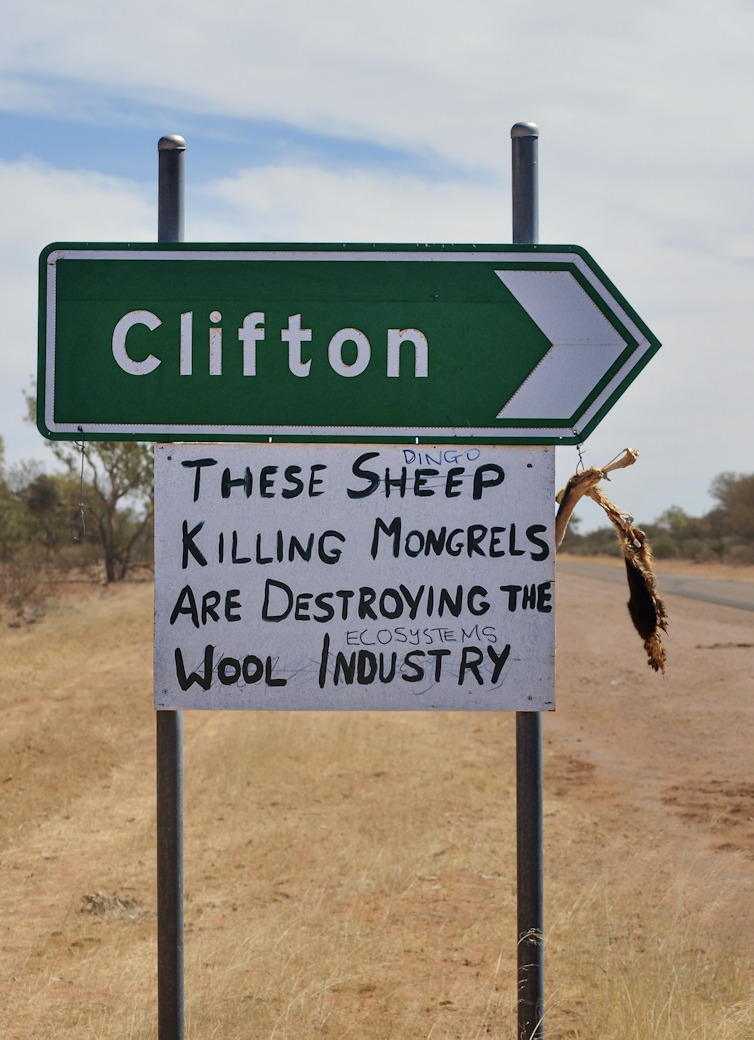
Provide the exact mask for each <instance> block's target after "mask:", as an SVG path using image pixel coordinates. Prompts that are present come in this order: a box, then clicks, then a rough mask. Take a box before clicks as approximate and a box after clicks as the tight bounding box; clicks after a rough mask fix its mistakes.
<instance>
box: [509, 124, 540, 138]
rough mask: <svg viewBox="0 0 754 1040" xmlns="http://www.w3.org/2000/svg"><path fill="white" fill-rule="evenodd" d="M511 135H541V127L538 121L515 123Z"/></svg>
mask: <svg viewBox="0 0 754 1040" xmlns="http://www.w3.org/2000/svg"><path fill="white" fill-rule="evenodd" d="M511 137H539V127H538V126H537V124H536V123H514V124H513V126H512V127H511Z"/></svg>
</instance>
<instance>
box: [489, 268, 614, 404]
mask: <svg viewBox="0 0 754 1040" xmlns="http://www.w3.org/2000/svg"><path fill="white" fill-rule="evenodd" d="M495 274H496V275H497V276H498V278H499V279H500V281H501V282H502V283H503V285H505V286H506V288H508V289H510V291H511V292H512V293H513V295H514V296H515V297H516V299H517V300H518V302H519V303H520V304H521V306H522V307H523V308H524V310H525V311H526V312H527V314H528V315H529V317H530V318H531V319H532V320H533V321H534V322H535V323H536V325H537V326H538V327H539V328H540V329H541V330H542V332H543V333H544V334H545V336H547V338H548V340H549V341H550V343H551V344H552V346H551V347H550V349H549V350H548V351H547V353H546V354H545V356H544V357H543V358H542V360H541V361H540V363H539V364H538V365H537V367H536V368H535V369H534V371H533V372H532V373H531V375H530V376H528V378H527V379H526V380H525V381H524V382H523V383H522V384H521V386H520V387H519V389H518V390H517V391H516V393H515V394H514V395H513V397H511V399H510V401H508V403H507V404H506V405H505V407H504V408H503V409H502V411H500V412H498V415H497V418H498V419H568V418H570V416H572V415H573V414H574V412H576V410H577V408H578V407H579V405H580V404H581V403H582V401H583V400H584V399H585V398H586V396H587V395H588V394H589V393H590V391H591V390H593V389H594V387H595V386H596V385H597V383H599V381H600V380H601V379H602V377H603V376H604V375H605V373H606V372H607V371H608V369H609V368H610V367H611V366H612V365H613V364H614V362H615V361H617V359H618V358H619V357H620V355H621V354H622V353H623V351H624V350H625V349H626V347H627V345H628V344H627V343H626V341H625V340H624V339H623V338H622V337H621V336H620V335H619V334H618V332H617V330H616V329H614V328H613V326H612V325H611V324H610V322H609V321H608V320H607V318H605V316H604V314H603V313H602V312H601V311H600V309H599V308H598V307H597V306H596V305H595V304H594V302H593V301H592V300H591V299H590V298H589V296H588V295H587V294H586V293H585V292H584V290H583V289H582V287H581V286H580V285H579V283H578V282H577V281H576V279H575V278H574V277H573V275H572V274H571V273H570V272H569V271H495Z"/></svg>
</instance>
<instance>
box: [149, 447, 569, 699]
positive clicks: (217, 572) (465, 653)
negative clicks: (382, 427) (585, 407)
mask: <svg viewBox="0 0 754 1040" xmlns="http://www.w3.org/2000/svg"><path fill="white" fill-rule="evenodd" d="M553 480H554V450H553V449H552V448H551V447H546V446H533V447H513V446H497V445H489V444H476V445H474V444H472V445H464V446H462V447H460V446H454V447H449V446H448V445H447V444H445V445H431V446H430V445H418V444H413V445H410V446H409V445H398V444H303V443H300V444H259V445H249V444H232V445H230V444H211V445H209V444H208V445H199V444H158V445H157V447H156V449H155V492H156V500H155V707H156V708H158V709H178V708H231V709H244V708H245V709H251V708H254V709H259V708H262V709H274V708H285V709H291V708H294V709H323V708H328V709H362V708H364V709H367V708H368V709H481V710H501V709H507V710H524V711H542V710H551V709H553V708H554V678H555V676H554V670H555V660H554V658H555V625H554V610H553V599H554V589H553V579H554V560H553V556H554V548H553V546H554V542H553V538H554V510H553V492H554V486H553Z"/></svg>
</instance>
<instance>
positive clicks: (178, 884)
mask: <svg viewBox="0 0 754 1040" xmlns="http://www.w3.org/2000/svg"><path fill="white" fill-rule="evenodd" d="M157 148H158V155H159V194H158V212H157V237H158V240H159V241H160V242H182V241H183V193H184V157H185V151H186V142H185V141H184V139H183V138H182V137H178V135H177V134H170V135H169V136H166V137H161V138H160V140H159V143H158V145H157ZM156 716H157V1021H158V1026H157V1030H158V1037H159V1040H183V1028H184V1026H183V712H182V711H158V712H156Z"/></svg>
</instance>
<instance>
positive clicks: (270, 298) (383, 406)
mask: <svg viewBox="0 0 754 1040" xmlns="http://www.w3.org/2000/svg"><path fill="white" fill-rule="evenodd" d="M39 341H40V358H39V391H40V393H39V399H40V405H41V407H40V408H39V420H38V421H39V425H40V430H41V431H42V433H43V434H44V435H45V436H47V437H51V438H60V439H64V440H65V439H68V440H72V439H75V438H76V437H77V436H80V435H81V433H82V432H83V434H84V435H85V437H86V438H87V439H106V440H113V439H120V440H128V439H137V440H170V441H176V440H190V441H202V440H204V441H222V440H228V441H243V440H260V441H263V440H266V439H267V438H269V437H282V438H284V439H290V438H309V439H315V440H318V441H321V440H328V439H341V440H348V439H354V438H356V439H361V438H373V439H375V440H379V439H382V440H391V439H393V438H395V439H406V438H411V439H414V438H416V437H420V438H425V439H430V440H431V441H447V440H452V439H458V440H469V439H490V440H494V441H495V442H496V443H518V444H523V443H528V444H534V443H539V444H566V443H576V442H579V441H581V440H583V439H584V438H585V437H586V436H588V434H589V433H590V432H591V431H592V429H593V428H594V427H595V426H596V425H597V423H598V422H599V421H600V419H601V418H602V417H603V416H604V415H605V414H606V412H607V411H608V410H609V409H610V408H611V407H612V405H613V404H614V403H615V401H616V400H617V398H618V397H619V396H620V395H621V394H622V393H623V391H624V390H625V389H626V388H627V386H628V385H629V384H630V383H631V381H632V380H633V379H634V378H635V377H636V375H637V374H638V372H639V371H640V370H641V369H642V368H643V367H644V365H645V364H646V363H647V361H648V360H649V359H650V357H651V356H652V355H653V354H654V353H655V351H656V350H657V349H658V347H659V343H658V341H657V340H656V339H655V338H654V337H653V335H652V333H651V332H650V331H649V330H648V329H647V328H646V326H645V325H644V324H643V322H642V321H641V319H640V318H639V317H638V315H637V314H635V312H634V311H633V310H632V309H631V307H630V306H629V305H628V304H627V303H626V301H625V300H624V299H623V297H622V296H621V295H620V294H619V292H618V291H617V290H616V289H615V287H614V286H613V285H612V284H611V283H610V281H609V280H608V279H607V278H606V276H605V275H604V274H603V272H602V271H601V270H600V268H599V267H598V266H597V265H596V263H595V262H594V260H592V258H591V257H590V256H589V254H588V253H586V252H585V251H584V250H583V249H580V248H579V247H577V246H526V245H520V246H510V245H506V246H472V245H460V246H456V245H453V246H432V245H427V246H419V245H417V246H409V245H396V246H393V245H391V246H387V245H352V246H351V245H344V246H337V245H302V246H291V245H285V246H258V245H237V246H236V245H233V246H228V245H222V246H214V245H195V244H186V243H170V244H169V245H168V244H166V243H154V244H148V243H139V244H136V245H134V244H123V245H112V244H110V245H84V244H70V245H66V244H53V245H51V246H48V247H47V248H46V249H45V250H44V251H43V253H42V255H41V257H40V336H39Z"/></svg>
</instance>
